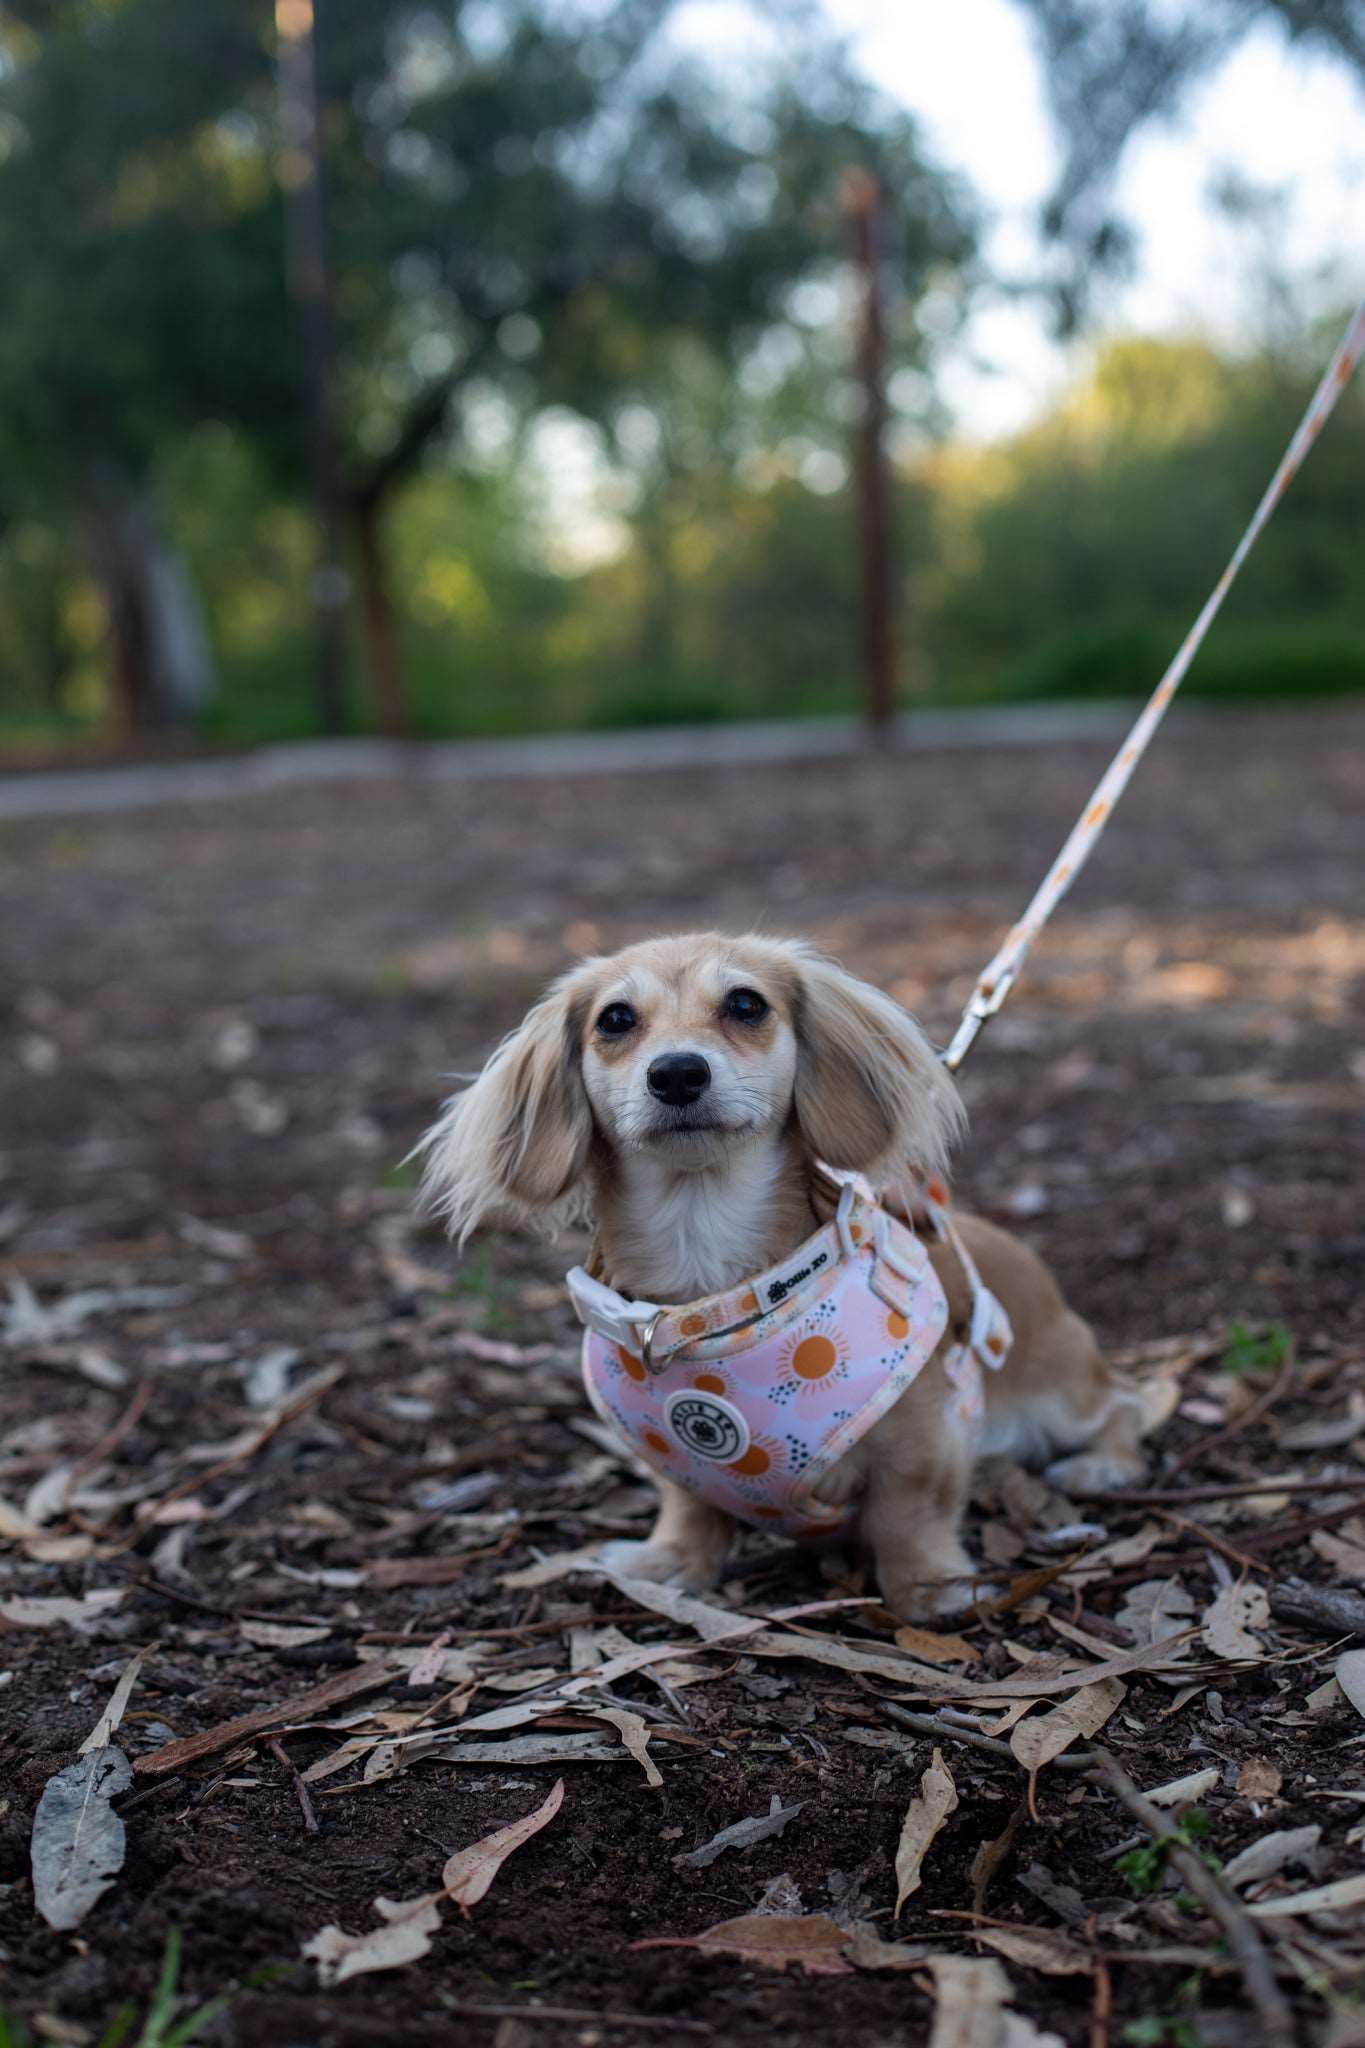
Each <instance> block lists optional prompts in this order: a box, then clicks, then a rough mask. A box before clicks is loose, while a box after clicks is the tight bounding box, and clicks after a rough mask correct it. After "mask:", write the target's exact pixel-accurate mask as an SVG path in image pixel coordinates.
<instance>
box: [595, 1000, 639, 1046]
mask: <svg viewBox="0 0 1365 2048" xmlns="http://www.w3.org/2000/svg"><path fill="white" fill-rule="evenodd" d="M639 1021H640V1020H639V1018H638V1017H637V1016H636V1014H635V1012H634V1010H632V1009H631V1007H630V1004H629V1003H608V1004H607V1007H606V1009H605V1010H603V1012H602V1014H601V1016H600V1017H599V1018H598V1020H597V1028H598V1030H599V1031H600V1032H601V1034H602V1036H603V1037H604V1038H624V1037H625V1035H626V1033H627V1032H628V1031H633V1030H634V1029H635V1026H636V1025H637V1024H638V1023H639Z"/></svg>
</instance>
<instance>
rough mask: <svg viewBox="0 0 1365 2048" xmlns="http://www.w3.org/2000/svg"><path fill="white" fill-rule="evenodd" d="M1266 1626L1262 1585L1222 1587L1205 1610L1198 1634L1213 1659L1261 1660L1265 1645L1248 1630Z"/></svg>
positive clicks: (1267, 1614) (1267, 1613) (1267, 1616)
mask: <svg viewBox="0 0 1365 2048" xmlns="http://www.w3.org/2000/svg"><path fill="white" fill-rule="evenodd" d="M1269 1626H1270V1602H1269V1600H1268V1599H1267V1598H1266V1592H1265V1588H1264V1586H1256V1585H1240V1586H1224V1588H1223V1590H1222V1592H1221V1593H1219V1594H1218V1596H1217V1598H1216V1599H1215V1600H1213V1601H1212V1602H1211V1604H1210V1605H1209V1606H1208V1607H1206V1608H1205V1610H1204V1614H1203V1618H1202V1619H1201V1621H1200V1624H1199V1633H1200V1635H1201V1636H1202V1638H1203V1640H1204V1642H1205V1644H1206V1646H1207V1647H1208V1648H1209V1649H1210V1650H1212V1652H1213V1654H1214V1656H1215V1657H1230V1658H1246V1657H1262V1656H1264V1654H1265V1645H1264V1644H1263V1643H1262V1642H1260V1641H1259V1639H1258V1638H1257V1637H1256V1636H1254V1635H1252V1634H1251V1630H1252V1629H1254V1628H1269Z"/></svg>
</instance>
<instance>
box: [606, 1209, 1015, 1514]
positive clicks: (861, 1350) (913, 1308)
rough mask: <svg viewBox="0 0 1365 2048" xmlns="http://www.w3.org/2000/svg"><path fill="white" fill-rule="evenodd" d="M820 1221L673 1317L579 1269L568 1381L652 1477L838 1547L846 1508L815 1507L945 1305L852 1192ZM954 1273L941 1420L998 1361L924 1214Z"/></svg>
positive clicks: (933, 1336) (975, 1290) (936, 1212)
mask: <svg viewBox="0 0 1365 2048" xmlns="http://www.w3.org/2000/svg"><path fill="white" fill-rule="evenodd" d="M836 1185H838V1207H837V1209H836V1211H835V1214H834V1216H833V1218H832V1220H831V1221H830V1222H829V1223H827V1224H826V1225H824V1227H823V1228H822V1229H820V1230H817V1231H816V1232H815V1234H814V1236H812V1237H808V1238H807V1239H806V1241H805V1243H804V1244H802V1245H801V1246H800V1248H799V1249H798V1250H797V1251H795V1252H793V1253H792V1254H791V1255H790V1257H789V1258H786V1259H784V1260H783V1261H782V1263H781V1264H780V1265H778V1266H774V1267H772V1268H770V1270H769V1271H768V1272H766V1273H763V1274H760V1276H759V1277H758V1279H756V1280H753V1281H750V1282H749V1283H748V1284H747V1285H746V1286H742V1287H739V1288H735V1289H732V1290H731V1291H729V1292H727V1293H724V1294H711V1295H707V1296H705V1297H703V1299H702V1300H700V1301H694V1302H689V1303H688V1304H687V1305H686V1306H685V1307H681V1308H667V1307H661V1306H660V1305H659V1304H658V1303H657V1302H650V1301H632V1300H630V1299H629V1298H628V1297H626V1296H625V1295H621V1294H617V1293H616V1292H615V1291H614V1289H612V1288H610V1287H606V1286H604V1285H603V1283H602V1282H601V1281H600V1280H595V1279H594V1278H593V1277H592V1275H591V1274H589V1273H588V1272H587V1271H586V1270H585V1269H584V1268H583V1267H582V1266H576V1267H575V1268H574V1270H573V1271H572V1272H571V1273H570V1274H569V1276H568V1286H569V1292H570V1294H571V1295H572V1297H573V1302H574V1307H575V1308H576V1310H577V1311H578V1315H579V1318H580V1320H581V1321H582V1322H583V1323H584V1325H585V1329H584V1333H583V1377H584V1381H585V1382H586V1385H587V1390H588V1398H589V1399H590V1400H591V1402H592V1404H593V1407H594V1408H595V1409H596V1410H597V1413H598V1414H599V1415H600V1416H601V1418H602V1420H603V1421H604V1422H606V1423H607V1424H609V1425H611V1426H613V1427H615V1428H616V1429H617V1430H618V1431H619V1432H620V1433H621V1435H622V1436H624V1437H625V1438H626V1440H627V1442H628V1443H629V1444H630V1447H631V1449H632V1450H633V1451H635V1452H637V1453H638V1454H639V1456H640V1457H641V1458H643V1459H644V1460H645V1462H646V1463H647V1464H648V1465H650V1466H652V1467H653V1469H654V1470H655V1471H656V1472H658V1473H661V1474H663V1475H665V1476H667V1477H668V1478H670V1479H673V1480H676V1481H677V1483H678V1484H679V1485H680V1486H685V1487H687V1488H688V1489H689V1491H690V1492H692V1493H696V1494H700V1495H701V1497H702V1498H703V1499H704V1500H707V1501H709V1502H710V1503H711V1504H712V1505H713V1506H714V1507H718V1508H723V1509H724V1510H725V1512H726V1513H727V1514H730V1515H734V1516H735V1517H737V1519H738V1520H740V1521H742V1522H750V1523H752V1524H753V1525H754V1526H755V1527H758V1528H771V1529H780V1530H781V1531H782V1533H783V1534H785V1535H788V1536H794V1537H798V1538H801V1539H803V1540H806V1541H812V1540H815V1541H819V1540H828V1539H831V1538H833V1537H836V1536H839V1535H841V1534H843V1533H844V1532H845V1531H846V1530H847V1528H848V1527H849V1525H850V1524H851V1523H852V1521H853V1520H854V1518H855V1514H856V1509H854V1508H849V1507H831V1506H828V1505H827V1504H826V1503H824V1502H822V1501H819V1500H816V1499H815V1497H814V1489H815V1487H816V1486H817V1485H818V1483H819V1481H820V1479H821V1478H822V1477H823V1475H824V1474H825V1473H826V1472H828V1471H829V1469H830V1467H831V1466H832V1465H834V1464H836V1463H837V1462H838V1460H839V1459H840V1458H842V1457H843V1456H844V1455H845V1453H846V1452H848V1451H850V1450H851V1449H852V1448H853V1446H854V1445H855V1444H856V1443H857V1442H858V1440H859V1438H860V1437H862V1436H864V1435H866V1433H867V1431H868V1430H869V1429H871V1427H872V1425H873V1423H874V1422H877V1421H878V1420H879V1419H880V1418H881V1417H882V1416H883V1415H885V1414H886V1412H887V1410H888V1409H889V1408H890V1407H891V1406H892V1404H893V1403H894V1402H895V1401H898V1400H899V1399H900V1397H901V1395H902V1394H903V1393H904V1392H905V1390H906V1388H907V1387H908V1386H910V1385H911V1384H912V1382H913V1381H914V1380H915V1379H916V1378H917V1377H918V1376H919V1374H920V1372H921V1371H922V1370H923V1368H924V1366H925V1365H926V1363H927V1362H928V1360H929V1359H930V1358H931V1357H932V1356H933V1354H934V1352H935V1351H936V1350H937V1348H938V1345H939V1341H940V1339H941V1338H942V1336H943V1332H944V1330H945V1328H946V1326H947V1322H948V1302H947V1298H946V1296H945V1294H944V1291H943V1286H942V1283H941V1282H940V1280H939V1277H938V1275H937V1273H936V1272H935V1271H934V1268H933V1266H932V1264H931V1263H930V1260H929V1255H928V1252H927V1251H926V1249H925V1247H924V1245H923V1244H922V1243H921V1242H920V1240H919V1238H918V1237H916V1236H915V1234H914V1232H913V1231H911V1230H909V1229H908V1228H907V1227H906V1226H905V1225H904V1224H903V1223H901V1222H899V1221H898V1220H897V1218H896V1217H894V1216H892V1215H890V1214H889V1213H888V1212H887V1211H886V1210H885V1209H883V1208H881V1207H880V1206H879V1205H878V1204H877V1202H876V1201H875V1200H874V1199H873V1198H872V1196H871V1194H870V1193H869V1191H868V1190H867V1189H866V1188H865V1187H864V1186H862V1185H861V1184H855V1183H853V1182H850V1181H844V1182H842V1184H838V1183H836ZM925 1206H926V1208H927V1210H928V1213H929V1218H930V1223H931V1225H932V1227H933V1229H934V1231H935V1233H936V1234H937V1235H938V1236H940V1237H944V1238H947V1239H948V1240H949V1241H950V1242H951V1243H952V1245H953V1247H954V1250H955V1251H956V1253H957V1256H958V1258H959V1259H960V1260H961V1262H962V1266H963V1270H964V1272H965V1273H966V1276H967V1279H968V1282H969V1285H970V1288H971V1293H972V1304H973V1307H972V1320H971V1327H970V1329H969V1330H968V1331H967V1333H966V1334H965V1336H964V1337H963V1338H962V1340H961V1341H960V1342H959V1343H957V1344H955V1345H954V1346H953V1347H952V1348H951V1349H950V1351H949V1352H948V1354H947V1356H946V1357H945V1360H944V1367H945V1371H946V1373H947V1376H948V1381H949V1385H950V1388H951V1390H952V1391H951V1394H950V1397H949V1398H950V1402H951V1406H952V1409H953V1412H954V1414H955V1415H956V1416H957V1417H959V1418H960V1419H961V1420H962V1421H963V1422H964V1423H969V1424H971V1423H975V1422H976V1421H977V1420H979V1418H980V1415H981V1412H982V1408H983V1405H984V1396H983V1390H982V1384H981V1370H980V1369H981V1367H982V1366H983V1365H985V1366H989V1367H992V1368H994V1367H998V1366H1001V1365H1003V1364H1004V1362H1005V1359H1006V1357H1007V1356H1008V1354H1009V1347H1010V1327H1009V1321H1008V1319H1007V1317H1006V1315H1005V1312H1004V1310H1003V1309H1002V1308H1001V1306H1000V1304H999V1302H997V1301H996V1299H995V1297H994V1295H992V1294H991V1293H990V1292H989V1291H988V1289H987V1288H985V1287H984V1286H983V1285H982V1282H981V1279H980V1276H979V1274H978V1273H977V1271H976V1267H975V1266H974V1265H973V1263H972V1260H971V1258H970V1257H969V1255H968V1253H967V1251H966V1248H965V1246H963V1244H962V1243H961V1241H960V1239H959V1238H958V1236H957V1233H956V1232H955V1231H954V1230H953V1227H952V1224H951V1222H950V1221H949V1220H948V1217H947V1215H946V1212H945V1211H944V1210H943V1208H942V1207H941V1206H940V1205H939V1204H937V1203H936V1202H932V1201H928V1202H926V1204H925Z"/></svg>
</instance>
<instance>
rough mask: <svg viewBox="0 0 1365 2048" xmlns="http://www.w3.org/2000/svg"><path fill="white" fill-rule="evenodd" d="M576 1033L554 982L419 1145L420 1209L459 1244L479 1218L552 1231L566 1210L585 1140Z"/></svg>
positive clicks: (575, 1190) (574, 1019) (572, 1200)
mask: <svg viewBox="0 0 1365 2048" xmlns="http://www.w3.org/2000/svg"><path fill="white" fill-rule="evenodd" d="M581 1030H582V1006H581V1004H580V1003H577V1002H575V1001H574V1000H573V999H572V991H571V989H570V988H569V987H568V986H567V985H566V984H563V983H561V984H559V985H558V986H556V987H555V988H552V989H551V990H550V992H549V994H548V995H547V996H545V997H544V998H543V999H542V1000H541V1001H540V1002H538V1003H537V1004H536V1006H535V1008H534V1009H533V1010H531V1011H530V1012H529V1013H528V1015H527V1017H526V1020H525V1022H524V1023H522V1024H521V1025H519V1026H518V1028H517V1029H516V1030H515V1031H514V1032H512V1034H511V1035H510V1037H508V1038H505V1039H504V1040H503V1042H502V1044H501V1045H500V1046H499V1047H498V1049H497V1051H496V1052H495V1053H494V1054H493V1056H492V1058H491V1059H490V1060H489V1062H488V1064H487V1066H486V1067H485V1068H484V1070H483V1072H482V1073H481V1074H480V1075H479V1077H478V1079H477V1080H476V1081H475V1082H474V1083H473V1084H472V1085H471V1086H470V1087H468V1088H466V1089H465V1090H464V1092H463V1094H460V1095H452V1096H451V1098H450V1100H449V1102H448V1103H447V1104H446V1106H445V1109H444V1111H443V1112H442V1115H441V1117H440V1119H439V1121H438V1122H437V1123H435V1124H434V1125H433V1126H432V1128H431V1130H429V1131H428V1132H427V1134H426V1136H425V1137H424V1138H423V1139H422V1141H421V1143H420V1145H418V1147H417V1150H418V1152H419V1153H422V1154H424V1155H425V1165H424V1168H423V1172H422V1198H423V1202H424V1205H425V1206H427V1207H428V1208H431V1209H433V1210H435V1211H436V1213H437V1214H438V1215H440V1216H444V1218H445V1220H446V1226H447V1228H448V1229H449V1231H450V1234H451V1236H452V1237H455V1238H458V1239H459V1241H460V1242H461V1244H463V1243H464V1241H465V1239H466V1238H467V1237H468V1236H469V1234H470V1232H471V1231H472V1230H475V1229H476V1228H477V1227H478V1225H479V1224H480V1223H483V1222H489V1221H494V1220H498V1219H502V1220H506V1221H513V1222H519V1223H538V1224H540V1225H541V1226H542V1227H545V1228H549V1229H551V1230H553V1229H554V1228H555V1227H556V1226H557V1225H558V1224H559V1223H561V1222H563V1221H565V1220H567V1218H568V1216H569V1215H570V1214H572V1212H573V1210H574V1208H575V1206H576V1204H577V1200H578V1196H579V1193H580V1183H581V1181H582V1178H583V1172H584V1169H585V1167H586V1166H587V1162H588V1150H589V1146H590V1144H591V1141H592V1111H591V1110H590V1108H589V1107H588V1097H587V1092H586V1090H585V1089H584V1086H583V1076H582V1071H581V1058H580V1034H581Z"/></svg>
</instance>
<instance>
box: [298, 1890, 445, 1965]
mask: <svg viewBox="0 0 1365 2048" xmlns="http://www.w3.org/2000/svg"><path fill="white" fill-rule="evenodd" d="M374 1909H375V1911H376V1913H378V1915H379V1918H380V1925H379V1926H378V1927H374V1928H371V1930H370V1932H369V1933H368V1934H343V1932H342V1930H341V1929H340V1928H339V1927H324V1928H323V1929H322V1930H321V1932H320V1933H318V1934H315V1935H314V1936H313V1938H312V1940H311V1941H306V1942H305V1943H304V1944H303V1951H302V1953H303V1954H304V1955H306V1956H311V1957H312V1959H313V1961H314V1962H315V1963H316V1964H317V1966H318V1981H319V1982H320V1983H321V1984H322V1985H323V1986H324V1987H327V1986H330V1985H333V1984H344V1983H345V1981H346V1979H347V1978H348V1977H363V1976H366V1975H368V1974H369V1973H370V1972H371V1971H374V1970H398V1969H401V1968H402V1967H403V1965H404V1964H405V1963H415V1962H416V1961H417V1959H418V1957H419V1956H424V1955H426V1954H427V1952H428V1950H429V1949H430V1947H431V1937H432V1935H433V1934H434V1933H435V1932H436V1930H437V1928H438V1927H439V1926H440V1924H441V1893H440V1892H429V1893H427V1894H426V1896H424V1897H423V1898H420V1899H376V1900H375V1902H374Z"/></svg>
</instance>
